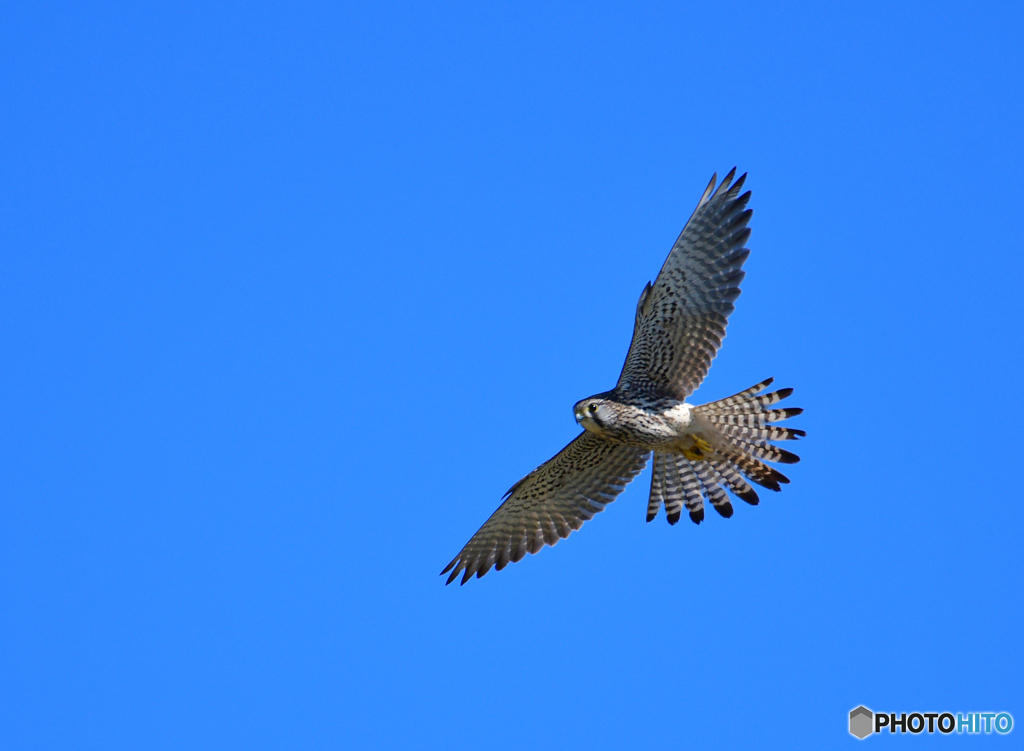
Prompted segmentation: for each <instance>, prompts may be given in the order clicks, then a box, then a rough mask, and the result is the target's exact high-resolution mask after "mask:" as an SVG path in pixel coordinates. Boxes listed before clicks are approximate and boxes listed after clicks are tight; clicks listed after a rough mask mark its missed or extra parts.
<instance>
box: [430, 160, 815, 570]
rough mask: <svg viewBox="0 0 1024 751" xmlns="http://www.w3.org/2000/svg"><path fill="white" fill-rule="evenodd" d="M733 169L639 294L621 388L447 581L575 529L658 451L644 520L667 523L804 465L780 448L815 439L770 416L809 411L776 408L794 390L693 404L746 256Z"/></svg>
mask: <svg viewBox="0 0 1024 751" xmlns="http://www.w3.org/2000/svg"><path fill="white" fill-rule="evenodd" d="M735 173H736V170H735V169H733V170H732V171H731V172H730V173H729V174H728V175H726V177H725V180H723V181H722V184H721V185H720V186H719V188H718V190H715V180H716V177H717V175H715V176H712V178H711V182H710V184H708V187H707V189H706V190H705V191H704V195H703V196H702V197H701V199H700V202H699V203H698V204H697V208H696V209H695V210H694V212H693V216H691V217H690V220H689V221H688V222H687V223H686V226H685V227H684V228H683V231H682V233H681V234H680V235H679V239H677V240H676V242H675V245H673V246H672V250H671V252H670V253H669V254H668V258H667V259H666V260H665V265H664V266H662V268H661V272H660V273H659V274H658V278H657V279H655V280H654V284H650V283H648V284H647V286H646V287H644V290H643V292H641V293H640V301H639V302H638V303H637V306H636V323H635V324H634V327H633V341H632V343H630V345H629V353H628V354H627V355H626V363H625V365H624V366H623V367H622V374H621V375H620V376H619V382H618V383H617V384H616V385H615V388H613V389H612V390H611V391H606V392H604V393H602V394H596V395H594V396H591V397H589V398H587V399H583V400H582V401H580V402H577V403H576V406H575V407H573V412H574V413H575V415H576V421H577V422H578V423H579V424H580V426H582V427H583V432H582V433H581V434H580V435H579V436H577V437H576V438H575V440H573V441H572V443H570V444H569V445H568V446H566V447H565V448H564V449H562V450H561V451H560V452H559V453H558V454H557V455H555V456H554V457H553V458H552V459H550V460H548V461H547V462H545V463H544V464H542V465H541V466H539V467H538V468H537V469H535V470H534V471H533V472H531V473H530V474H528V475H527V476H526V477H524V478H523V479H522V480H520V481H519V482H517V483H516V484H515V485H513V486H512V488H511V489H510V490H509V491H508V492H507V493H506V494H505V497H504V502H503V503H502V504H501V506H499V507H498V510H497V511H495V512H494V513H493V514H491V518H490V519H488V520H487V521H486V522H484V525H483V526H482V527H480V529H479V530H478V531H477V533H476V534H475V535H473V537H472V539H471V540H470V541H469V542H468V543H466V546H465V547H464V548H463V549H462V551H461V552H460V553H459V554H458V555H457V556H455V559H454V560H453V561H452V562H451V563H449V564H448V565H447V566H446V567H445V569H444V571H442V572H441V573H442V574H446V573H448V572H449V571H451V575H450V576H449V577H448V581H447V583H448V584H450V583H451V582H452V581H453V580H455V579H456V578H457V577H458V576H459V575H460V574H461V575H462V583H463V584H465V583H466V582H467V581H468V580H469V579H470V578H471V577H473V576H474V575H475V576H477V577H481V576H483V575H484V574H486V573H487V572H488V571H490V569H491V567H492V566H493V567H494V568H496V569H498V570H499V571H500V570H501V569H503V568H505V566H507V565H508V564H509V562H514V561H518V560H520V559H521V558H522V557H523V556H525V555H526V554H527V553H536V552H537V551H539V550H540V549H541V548H543V547H544V546H545V545H554V544H555V543H556V542H558V541H559V539H561V538H563V537H568V536H569V535H570V534H571V533H572V531H573V530H575V529H579V528H580V527H581V526H582V525H583V522H585V521H587V520H588V519H590V518H591V517H592V516H594V514H596V513H598V512H599V511H603V510H604V507H605V506H606V505H608V504H609V503H611V502H612V501H614V500H615V498H616V496H618V495H619V493H621V492H622V490H623V489H624V488H625V487H626V485H627V484H628V483H629V482H630V481H631V480H632V479H633V478H634V477H636V476H637V475H638V474H639V473H640V471H641V470H643V468H644V466H645V465H646V464H647V460H648V458H649V457H650V456H651V454H652V452H653V454H654V474H653V476H652V478H651V494H650V500H649V501H648V504H647V521H651V520H652V519H654V517H655V516H657V514H658V510H659V509H660V508H661V507H662V506H664V507H665V513H666V516H667V518H668V522H669V524H675V523H676V522H677V521H679V517H680V515H681V513H682V509H683V507H684V506H685V507H686V510H687V512H688V513H689V515H690V519H692V520H693V521H694V523H696V524H700V523H701V521H702V520H703V519H704V501H705V499H707V500H708V501H709V502H710V503H711V505H712V506H714V508H715V511H717V512H718V513H719V514H721V515H722V516H724V517H730V516H732V504H731V503H730V502H729V497H728V495H727V494H726V492H725V488H728V489H729V490H730V491H732V493H733V495H735V496H736V497H737V498H741V499H743V500H744V501H746V502H747V503H750V504H757V502H758V498H757V493H756V492H754V489H753V488H752V487H751V485H750V483H749V482H747V480H750V481H751V482H753V483H755V484H757V485H760V486H762V487H765V488H768V489H769V490H775V491H777V490H779V489H780V485H781V484H784V483H788V482H789V480H788V479H787V478H786V476H785V475H783V474H782V473H780V472H779V471H778V470H776V469H774V468H773V467H770V466H768V465H767V464H765V463H764V462H765V461H770V462H781V463H783V464H793V463H795V462H797V461H799V457H797V456H796V455H795V454H792V453H790V452H789V451H786V450H785V449H782V448H779V447H778V446H775V445H773V444H772V441H779V440H792V439H795V438H799V437H801V436H804V435H806V434H805V433H804V431H802V430H794V429H792V428H783V427H778V426H776V425H774V424H773V423H776V422H778V421H780V420H785V419H787V418H789V417H793V416H794V415H798V414H800V413H801V412H802V411H803V410H801V409H797V408H791V409H785V408H782V409H780V408H777V407H776V406H775V405H776V404H778V403H779V402H780V401H782V400H783V399H785V398H786V397H787V396H789V395H790V394H792V393H793V389H781V390H779V391H772V392H770V393H767V394H766V393H763V392H764V390H765V388H767V386H768V385H769V384H770V383H771V382H772V379H771V378H769V379H768V380H766V381H762V382H761V383H759V384H757V385H756V386H751V387H750V388H749V389H747V390H746V391H741V392H740V393H738V394H736V395H735V396H730V397H729V398H727V399H721V400H719V401H717V402H711V403H709V404H703V405H701V406H695V405H692V404H688V403H686V401H685V400H686V398H687V397H688V396H690V394H692V393H693V392H694V391H696V389H697V387H698V386H699V385H700V383H701V381H703V380H704V376H706V375H707V372H708V369H709V368H710V367H711V360H712V359H713V358H714V357H715V354H716V353H717V352H718V348H719V347H720V346H721V344H722V338H723V337H724V336H725V326H726V323H727V321H728V318H729V314H730V313H732V311H733V307H734V306H733V303H734V302H735V301H736V298H737V297H739V295H740V282H741V281H742V280H743V277H744V271H743V263H744V261H746V260H747V256H748V255H749V254H750V250H749V249H747V248H746V247H745V243H746V242H747V239H748V238H749V237H750V229H749V227H747V224H748V223H749V221H750V215H751V213H752V212H751V210H750V209H748V208H747V203H748V202H749V201H750V191H747V192H746V193H743V194H742V195H740V189H741V188H742V187H743V182H744V180H745V179H746V175H742V176H741V177H740V178H739V179H738V180H736V181H735V182H733V177H734V175H735Z"/></svg>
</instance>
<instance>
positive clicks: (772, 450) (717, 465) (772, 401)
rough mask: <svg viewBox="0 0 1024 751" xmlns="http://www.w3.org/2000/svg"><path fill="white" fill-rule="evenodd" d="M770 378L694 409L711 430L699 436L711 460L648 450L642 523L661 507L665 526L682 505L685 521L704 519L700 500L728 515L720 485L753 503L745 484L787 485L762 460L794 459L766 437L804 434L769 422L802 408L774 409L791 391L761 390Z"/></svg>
mask: <svg viewBox="0 0 1024 751" xmlns="http://www.w3.org/2000/svg"><path fill="white" fill-rule="evenodd" d="M772 381H773V379H771V378H769V379H767V380H764V381H761V383H758V384H756V385H754V386H751V387H750V388H749V389H746V390H745V391H741V392H740V393H738V394H734V395H733V396H730V397H727V398H725V399H720V400H719V401H717V402H711V403H710V404H704V405H702V406H700V407H697V408H696V409H695V410H694V411H695V412H696V414H697V416H698V417H699V418H700V420H701V421H702V423H703V425H704V426H705V428H706V432H707V431H710V433H712V435H705V436H704V437H705V439H706V440H708V442H710V443H711V444H712V445H713V447H714V450H715V452H716V454H717V456H716V457H715V458H710V457H708V458H706V459H705V460H703V461H701V460H696V459H689V458H687V457H686V456H683V455H682V454H674V453H669V452H658V451H655V452H654V474H653V476H652V478H651V495H650V499H649V501H648V504H647V521H651V520H652V519H654V517H655V516H657V514H658V510H659V509H660V508H661V507H662V506H664V507H665V514H666V516H667V518H668V522H669V524H675V523H676V522H677V521H679V517H680V516H681V514H682V509H683V507H684V506H685V507H686V510H687V511H688V512H689V513H690V519H692V520H693V521H694V522H695V523H697V524H700V523H701V521H703V519H704V501H705V500H707V501H708V502H709V503H710V504H711V505H712V506H714V508H715V510H716V511H717V512H718V513H719V514H721V515H722V516H724V517H726V518H728V517H730V516H732V514H733V507H732V503H730V501H729V496H728V494H727V493H726V490H725V489H726V488H728V489H729V490H730V491H731V492H732V493H733V495H735V496H736V497H737V498H740V499H742V500H743V501H746V502H747V503H749V504H751V505H757V504H758V503H759V501H760V499H759V498H758V496H757V492H756V491H755V490H754V488H753V487H752V486H751V483H754V484H756V485H760V486H761V487H764V488H768V489H769V490H775V491H778V490H781V488H782V485H785V484H788V483H789V478H788V477H786V476H785V475H784V474H782V473H781V472H779V471H778V470H777V469H775V468H774V467H770V466H768V465H767V464H765V462H778V463H780V464H796V463H797V462H798V461H800V457H799V456H797V455H796V454H794V453H792V452H791V451H786V450H785V449H782V448H779V447H778V446H775V445H774V444H772V441H791V440H795V439H797V438H802V437H803V436H805V435H807V434H806V433H805V432H804V431H802V430H797V429H795V428H783V427H779V426H778V425H775V424H774V423H776V422H779V421H781V420H788V419H789V418H791V417H796V416H797V415H799V414H800V413H802V412H803V410H802V409H800V408H798V407H788V408H787V407H781V408H780V407H776V406H775V405H776V404H778V403H779V402H781V401H782V400H783V399H786V398H787V397H789V396H790V395H791V394H792V393H793V389H789V388H787V389H779V390H778V391H772V392H769V393H762V392H763V391H764V390H765V389H766V388H767V387H768V386H769V385H770V384H771V383H772ZM748 481H749V482H748Z"/></svg>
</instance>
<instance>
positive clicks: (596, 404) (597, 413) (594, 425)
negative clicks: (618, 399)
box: [572, 396, 617, 435]
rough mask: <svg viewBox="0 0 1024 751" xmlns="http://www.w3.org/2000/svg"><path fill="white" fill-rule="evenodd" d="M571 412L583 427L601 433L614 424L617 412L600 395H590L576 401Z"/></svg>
mask: <svg viewBox="0 0 1024 751" xmlns="http://www.w3.org/2000/svg"><path fill="white" fill-rule="evenodd" d="M572 411H573V414H574V415H575V416H576V422H578V423H579V424H580V425H581V426H582V427H583V428H584V429H586V430H589V431H590V432H591V433H597V434H598V435H602V434H604V433H606V432H607V431H608V428H610V427H612V426H613V425H614V424H615V421H616V417H617V413H616V411H615V409H614V408H613V406H612V404H611V403H610V402H609V401H608V400H607V399H603V398H602V397H600V396H591V397H589V398H587V399H581V400H580V401H578V402H576V406H575V407H573V408H572Z"/></svg>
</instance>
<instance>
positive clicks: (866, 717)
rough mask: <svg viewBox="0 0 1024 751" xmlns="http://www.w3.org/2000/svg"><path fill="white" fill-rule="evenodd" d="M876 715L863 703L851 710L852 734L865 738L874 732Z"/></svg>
mask: <svg viewBox="0 0 1024 751" xmlns="http://www.w3.org/2000/svg"><path fill="white" fill-rule="evenodd" d="M874 724H875V723H874V715H873V714H872V713H871V710H870V709H868V708H867V707H865V706H864V705H863V704H862V705H861V706H859V707H857V708H856V709H851V710H850V735H852V736H854V737H856V738H860V739H861V740H864V739H865V738H867V737H868V736H869V735H871V733H872V732H873V729H874V728H873V727H872V726H873V725H874Z"/></svg>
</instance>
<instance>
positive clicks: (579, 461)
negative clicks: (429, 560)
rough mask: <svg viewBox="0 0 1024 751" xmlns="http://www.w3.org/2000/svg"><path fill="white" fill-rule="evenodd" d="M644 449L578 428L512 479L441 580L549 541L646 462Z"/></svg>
mask: <svg viewBox="0 0 1024 751" xmlns="http://www.w3.org/2000/svg"><path fill="white" fill-rule="evenodd" d="M648 453H649V452H648V451H647V450H646V449H642V448H638V447H636V446H622V445H619V444H615V443H609V442H608V441H606V440H604V439H603V438H601V437H599V436H597V435H595V434H593V433H589V432H586V431H584V432H583V433H582V434H580V435H579V436H577V437H576V439H575V440H573V441H572V443H570V444H569V445H568V446H566V447H565V448H564V449H562V450H561V451H560V452H558V454H556V455H555V456H554V457H553V458H551V459H549V460H548V461H546V462H545V463H544V464H542V465H540V466H539V467H537V469H535V470H533V472H531V473H530V474H528V475H527V476H526V477H524V478H523V479H522V480H520V481H519V482H517V483H516V484H515V485H513V486H512V488H511V489H510V490H509V491H508V493H506V494H505V498H506V500H505V502H504V503H502V504H501V505H500V506H499V507H498V510H497V511H495V512H494V513H493V514H491V518H490V519H488V520H487V521H486V522H484V525H483V526H482V527H480V529H479V530H478V531H477V533H476V534H475V535H473V538H472V539H471V540H470V541H469V542H468V543H466V547H464V548H463V549H462V552H461V553H459V554H458V555H457V556H455V560H453V561H452V562H451V563H449V564H448V565H447V566H445V568H444V571H442V572H441V573H442V574H446V573H448V571H450V570H451V572H452V573H451V576H449V577H448V581H447V582H446V584H451V583H452V581H453V580H454V579H455V578H456V577H457V576H458V575H459V574H460V573H462V572H465V573H463V576H462V584H465V583H466V582H467V581H469V579H470V577H472V576H473V575H474V574H475V575H476V576H477V577H478V578H479V577H481V576H483V575H484V574H486V573H487V572H488V571H490V569H491V566H494V567H495V568H497V569H498V570H499V571H500V570H501V569H503V568H505V566H507V565H508V563H509V561H513V562H515V561H518V560H520V559H521V558H522V557H523V556H525V555H526V554H527V553H536V552H537V551H538V550H540V549H541V548H543V547H544V546H545V545H554V544H555V543H556V542H558V540H559V539H561V538H563V537H568V536H569V535H570V534H572V531H573V530H574V529H579V528H580V527H581V526H583V522H585V521H587V520H588V519H590V518H591V517H592V516H593V515H594V514H596V513H598V512H599V511H604V507H605V506H606V505H608V504H609V503H611V502H612V501H614V500H615V498H616V497H617V496H618V495H619V493H621V492H622V490H623V488H625V487H626V485H628V484H629V481H630V480H632V479H633V478H634V477H636V476H637V475H638V474H640V472H641V470H643V468H644V465H645V464H647V455H648Z"/></svg>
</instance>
